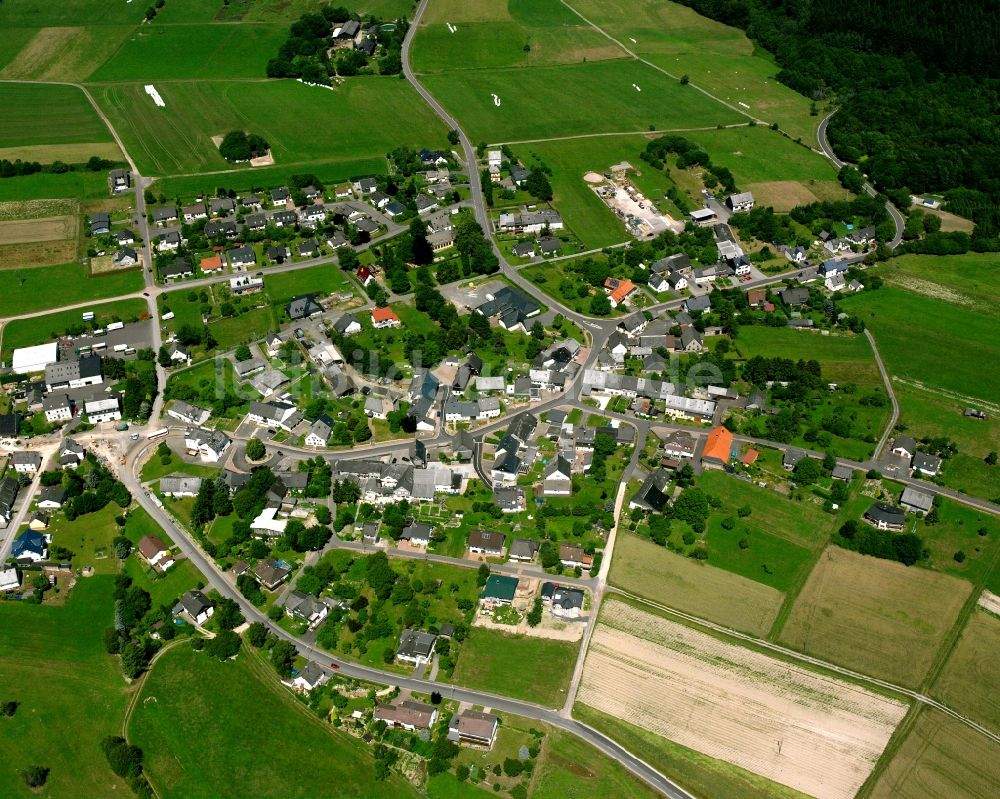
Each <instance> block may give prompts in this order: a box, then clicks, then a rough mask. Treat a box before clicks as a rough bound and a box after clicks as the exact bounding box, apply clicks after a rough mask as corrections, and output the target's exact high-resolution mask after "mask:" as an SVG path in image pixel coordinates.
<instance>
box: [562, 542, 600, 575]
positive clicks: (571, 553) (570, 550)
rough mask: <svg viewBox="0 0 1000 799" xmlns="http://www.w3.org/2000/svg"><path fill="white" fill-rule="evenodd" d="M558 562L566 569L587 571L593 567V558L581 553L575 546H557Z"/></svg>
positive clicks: (580, 548)
mask: <svg viewBox="0 0 1000 799" xmlns="http://www.w3.org/2000/svg"><path fill="white" fill-rule="evenodd" d="M559 562H560V563H562V565H563V566H565V567H566V568H567V569H584V570H589V569H590V567H591V566H593V565H594V556H593V555H588V554H587V553H586V552H584V551H583V547H579V546H577V545H576V544H560V545H559Z"/></svg>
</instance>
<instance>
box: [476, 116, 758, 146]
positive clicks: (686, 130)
mask: <svg viewBox="0 0 1000 799" xmlns="http://www.w3.org/2000/svg"><path fill="white" fill-rule="evenodd" d="M745 127H746V123H745V122H735V123H733V124H731V125H707V126H704V127H700V128H661V129H660V130H649V129H646V130H620V131H611V132H610V133H576V134H574V135H572V136H549V137H547V138H544V139H518V140H517V141H498V142H492V143H491V144H489V145H487V146H489V147H501V146H503V145H504V144H508V145H509V144H541V143H543V142H549V141H572V140H573V139H598V138H601V137H602V136H659V135H661V134H664V133H696V132H698V131H700V130H719V129H720V128H745Z"/></svg>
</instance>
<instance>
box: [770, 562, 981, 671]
mask: <svg viewBox="0 0 1000 799" xmlns="http://www.w3.org/2000/svg"><path fill="white" fill-rule="evenodd" d="M971 589H972V586H971V584H969V583H968V582H966V581H964V580H959V579H957V578H955V577H950V576H948V575H944V574H937V573H935V572H932V571H929V570H927V569H919V568H913V567H910V568H907V567H906V566H903V565H902V564H900V563H894V562H892V561H888V560H879V559H877V558H872V557H867V556H865V555H859V554H857V553H855V552H848V551H847V550H844V549H840V548H839V547H836V546H830V547H828V548H827V550H826V551H825V552H824V553H823V554H822V555H821V556H820V559H819V562H818V563H817V565H816V568H815V569H813V572H812V574H811V575H810V576H809V580H808V581H807V582H806V585H805V587H804V588H803V589H802V591H801V593H800V594H799V596H798V599H797V600H796V601H795V604H794V605H793V607H792V611H791V613H790V614H789V616H788V620H787V621H786V622H785V624H784V626H783V627H782V629H781V634H780V640H781V642H782V643H784V644H787V645H788V646H791V647H793V648H795V649H798V650H801V651H803V652H807V653H808V654H810V655H814V656H816V657H820V658H824V659H826V660H829V661H831V662H833V663H838V664H840V665H842V666H846V667H848V668H851V669H855V670H857V671H861V672H864V673H866V674H871V675H873V676H876V677H881V678H883V679H887V680H891V681H893V682H895V683H897V684H900V685H903V686H908V687H915V686H917V685H919V684H920V681H921V680H922V679H923V677H924V675H925V674H926V673H927V670H928V668H930V665H931V663H932V662H933V660H934V657H935V655H936V653H937V649H938V647H939V646H940V645H941V643H942V641H943V640H944V637H945V636H946V635H947V633H948V631H949V630H950V629H951V627H952V625H953V624H954V623H955V620H956V619H957V617H958V613H959V611H960V609H961V607H962V604H963V603H964V602H965V600H966V598H967V597H968V595H969V592H970V590H971Z"/></svg>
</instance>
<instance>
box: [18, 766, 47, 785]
mask: <svg viewBox="0 0 1000 799" xmlns="http://www.w3.org/2000/svg"><path fill="white" fill-rule="evenodd" d="M48 778H49V770H48V769H47V768H46V767H45V766H28V767H27V768H26V769H25V770H24V771H22V772H21V779H23V780H24V784H25V785H27V786H28V787H29V788H41V787H42V786H43V785H44V784H45V781H46V780H47V779H48Z"/></svg>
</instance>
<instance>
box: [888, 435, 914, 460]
mask: <svg viewBox="0 0 1000 799" xmlns="http://www.w3.org/2000/svg"><path fill="white" fill-rule="evenodd" d="M916 452H917V442H916V441H914V440H913V438H912V437H910V436H899V437H898V438H897V439H895V440H894V441H893V442H892V454H893V455H901V456H902V457H904V458H906V459H907V460H910V461H912V460H913V456H914V455H915V454H916Z"/></svg>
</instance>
